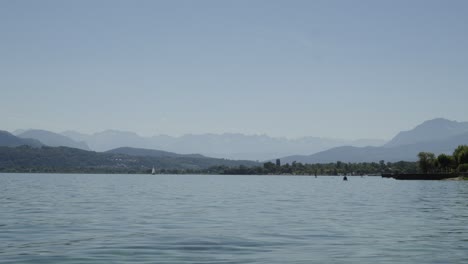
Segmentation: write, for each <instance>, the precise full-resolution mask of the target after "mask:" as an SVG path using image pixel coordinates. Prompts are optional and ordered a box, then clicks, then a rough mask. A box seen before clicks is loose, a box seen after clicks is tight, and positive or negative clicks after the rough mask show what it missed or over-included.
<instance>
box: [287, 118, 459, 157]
mask: <svg viewBox="0 0 468 264" xmlns="http://www.w3.org/2000/svg"><path fill="white" fill-rule="evenodd" d="M461 144H468V122H457V121H450V120H447V119H443V118H436V119H432V120H428V121H425V122H423V123H422V124H420V125H418V126H416V127H415V128H413V129H411V130H408V131H402V132H400V133H398V134H397V135H396V136H395V137H394V138H393V139H391V140H390V141H389V142H388V143H386V144H385V145H383V146H381V147H353V146H341V147H336V148H331V149H329V150H326V151H321V152H318V153H315V154H312V155H294V156H288V157H283V158H282V161H283V162H287V163H290V162H293V161H296V162H302V163H328V162H336V161H342V162H377V161H379V160H385V161H390V162H395V161H401V160H404V161H415V160H417V154H418V153H419V152H421V151H426V152H433V153H435V154H436V155H438V154H441V153H447V154H451V153H452V152H453V150H454V149H455V148H456V147H457V146H458V145H461Z"/></svg>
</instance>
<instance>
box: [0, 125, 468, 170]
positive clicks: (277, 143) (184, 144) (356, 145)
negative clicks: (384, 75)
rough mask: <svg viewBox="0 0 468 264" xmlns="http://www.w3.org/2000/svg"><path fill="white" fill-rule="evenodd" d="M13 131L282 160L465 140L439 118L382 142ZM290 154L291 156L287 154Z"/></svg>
mask: <svg viewBox="0 0 468 264" xmlns="http://www.w3.org/2000/svg"><path fill="white" fill-rule="evenodd" d="M14 133H16V135H17V136H18V137H15V136H14V135H12V134H10V133H8V132H6V131H3V132H1V133H0V146H9V147H12V146H19V145H29V146H33V147H40V146H42V145H46V146H53V147H58V146H65V147H69V148H77V149H82V150H94V151H98V152H106V153H107V154H122V155H128V156H140V157H143V156H146V157H155V158H182V157H184V158H208V157H215V158H218V159H221V158H229V159H242V160H269V159H270V160H271V159H276V158H280V159H281V160H282V162H283V163H290V162H293V161H297V162H302V163H328V162H336V161H342V162H374V161H375V162H376V161H380V160H385V161H391V162H393V161H401V160H405V161H414V160H416V158H417V154H418V153H419V152H421V151H429V152H434V153H435V154H440V153H451V152H452V151H453V149H454V148H456V147H457V146H458V145H460V144H468V122H457V121H451V120H447V119H443V118H436V119H432V120H428V121H425V122H423V123H422V124H420V125H417V126H416V127H414V128H413V129H410V130H408V131H402V132H400V133H398V134H397V135H396V136H395V137H394V138H392V139H391V140H390V141H388V142H384V141H382V140H357V141H346V140H339V139H328V138H319V137H304V138H299V139H286V138H274V137H269V136H266V135H243V134H233V133H226V134H202V135H191V134H189V135H184V136H181V137H172V136H166V135H159V136H153V137H142V136H139V135H138V134H136V133H133V132H122V131H116V130H106V131H103V132H99V133H95V134H92V135H88V134H83V133H79V132H75V131H66V132H63V133H61V134H58V133H54V132H50V131H44V130H17V131H15V132H14ZM194 153H197V154H194ZM291 153H293V154H295V155H288V154H291ZM304 153H306V154H309V155H304ZM283 154H284V156H282V155H283Z"/></svg>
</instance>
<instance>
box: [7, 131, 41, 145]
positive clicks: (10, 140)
mask: <svg viewBox="0 0 468 264" xmlns="http://www.w3.org/2000/svg"><path fill="white" fill-rule="evenodd" d="M23 145H26V146H31V147H41V146H42V145H43V144H42V143H41V142H39V141H38V140H35V139H32V138H20V137H17V136H15V135H13V134H11V133H10V132H7V131H3V130H0V146H4V147H17V146H23Z"/></svg>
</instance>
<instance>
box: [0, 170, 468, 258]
mask: <svg viewBox="0 0 468 264" xmlns="http://www.w3.org/2000/svg"><path fill="white" fill-rule="evenodd" d="M348 178H349V181H347V182H344V181H342V179H341V177H326V176H323V177H320V176H319V177H318V178H315V177H293V176H215V175H210V176H202V175H155V176H151V175H76V174H75V175H73V174H69V175H61V174H0V263H373V264H374V263H468V182H467V181H465V182H454V181H396V180H392V179H383V178H380V177H363V178H361V177H348Z"/></svg>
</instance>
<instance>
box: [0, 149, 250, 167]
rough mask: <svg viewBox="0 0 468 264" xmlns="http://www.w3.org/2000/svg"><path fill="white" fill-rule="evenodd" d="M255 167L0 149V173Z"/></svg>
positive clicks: (193, 160)
mask: <svg viewBox="0 0 468 264" xmlns="http://www.w3.org/2000/svg"><path fill="white" fill-rule="evenodd" d="M240 165H243V166H256V165H259V164H258V163H256V162H253V161H235V160H226V159H215V158H207V157H198V156H193V157H192V156H182V157H179V156H176V157H172V156H161V157H151V156H131V155H126V154H115V153H99V152H93V151H85V150H80V149H74V148H67V147H42V148H32V147H28V146H20V147H16V148H11V147H0V172H1V171H3V172H15V171H25V172H27V171H39V172H121V173H127V172H132V173H135V172H141V173H144V172H147V171H149V170H150V169H151V168H152V167H153V166H154V167H155V168H156V169H157V170H158V171H162V170H199V169H207V168H210V167H212V166H227V167H234V166H240Z"/></svg>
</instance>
